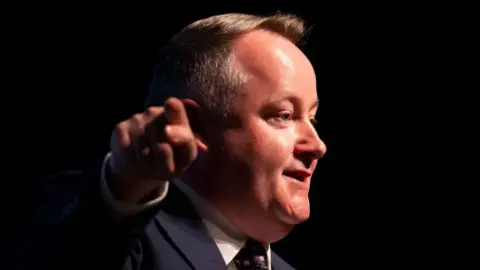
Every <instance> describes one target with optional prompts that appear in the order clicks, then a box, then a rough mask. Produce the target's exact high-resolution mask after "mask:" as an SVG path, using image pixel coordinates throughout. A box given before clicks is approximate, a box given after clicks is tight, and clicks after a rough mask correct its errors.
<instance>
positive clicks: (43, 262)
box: [0, 157, 157, 269]
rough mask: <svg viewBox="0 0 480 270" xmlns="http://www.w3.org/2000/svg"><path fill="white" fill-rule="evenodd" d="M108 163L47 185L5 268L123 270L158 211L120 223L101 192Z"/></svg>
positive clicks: (67, 174) (146, 210) (53, 178)
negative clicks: (133, 248)
mask: <svg viewBox="0 0 480 270" xmlns="http://www.w3.org/2000/svg"><path fill="white" fill-rule="evenodd" d="M104 161H105V159H104V157H102V158H101V159H99V160H97V161H96V162H94V163H93V165H92V166H90V167H89V168H88V169H87V170H85V171H69V172H61V173H58V174H56V175H53V176H51V177H49V178H48V179H45V180H44V181H43V185H42V186H43V190H42V191H41V192H42V196H41V198H42V199H41V200H40V201H39V202H38V203H37V207H36V209H35V211H34V212H33V214H32V215H31V216H29V218H28V220H27V222H25V223H24V224H23V225H22V226H21V227H20V228H18V231H17V235H16V236H15V237H14V241H13V242H12V243H11V245H10V246H9V247H8V251H7V253H6V254H4V255H5V262H0V263H2V267H3V266H6V268H5V269H90V268H100V269H120V267H121V265H123V264H124V261H125V259H126V258H127V257H128V254H129V253H131V249H132V247H134V246H135V244H136V243H138V235H140V234H141V232H142V230H143V228H144V227H145V226H146V224H147V223H148V222H149V220H150V219H151V217H152V216H153V215H154V213H155V212H156V209H157V208H156V207H154V206H153V205H151V206H150V207H145V208H142V209H141V211H136V212H135V214H134V215H132V213H130V215H129V216H128V218H125V216H123V217H124V219H122V220H119V219H118V218H116V216H115V214H113V213H112V209H111V208H109V207H106V206H108V203H107V204H106V203H105V202H106V201H105V197H104V195H105V194H104V193H102V188H101V187H102V176H101V174H102V168H103V167H104ZM155 205H156V204H155ZM122 213H124V214H125V212H122ZM2 260H3V259H2Z"/></svg>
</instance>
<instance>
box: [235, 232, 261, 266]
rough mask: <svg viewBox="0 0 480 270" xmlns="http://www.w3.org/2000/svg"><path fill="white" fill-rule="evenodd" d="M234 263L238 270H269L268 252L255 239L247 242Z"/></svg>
mask: <svg viewBox="0 0 480 270" xmlns="http://www.w3.org/2000/svg"><path fill="white" fill-rule="evenodd" d="M234 262H235V266H236V267H237V269H238V270H268V257H267V251H266V250H265V247H263V245H262V244H261V243H259V242H257V241H255V240H253V239H249V240H247V242H246V243H245V245H244V246H243V248H242V249H241V250H240V252H238V254H237V256H235V258H234Z"/></svg>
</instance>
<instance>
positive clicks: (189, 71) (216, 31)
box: [145, 13, 305, 120]
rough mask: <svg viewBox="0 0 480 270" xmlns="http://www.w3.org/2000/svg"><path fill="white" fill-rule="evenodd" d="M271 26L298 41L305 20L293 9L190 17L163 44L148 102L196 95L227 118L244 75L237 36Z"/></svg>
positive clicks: (156, 103)
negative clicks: (236, 62) (237, 59)
mask: <svg viewBox="0 0 480 270" xmlns="http://www.w3.org/2000/svg"><path fill="white" fill-rule="evenodd" d="M258 29H262V30H267V31H270V32H273V33H276V34H279V35H281V36H283V37H285V38H287V39H289V40H290V41H291V42H293V43H294V44H298V43H299V42H300V41H301V40H302V39H303V36H304V34H305V24H304V21H303V20H302V19H301V18H299V17H297V16H295V15H290V14H283V13H277V14H275V15H272V16H257V15H249V14H241V13H228V14H221V15H216V16H212V17H208V18H205V19H201V20H198V21H195V22H193V23H191V24H190V25H188V26H186V27H185V28H183V29H182V30H181V31H180V32H179V33H177V34H176V35H174V36H173V37H172V38H171V39H170V41H169V43H168V44H167V45H166V46H165V47H164V48H163V50H162V55H161V59H160V62H159V63H158V64H157V65H156V67H155V70H154V73H153V80H152V83H151V86H150V89H149V94H148V97H147V99H146V103H145V106H146V107H150V106H160V105H162V104H163V102H165V100H166V99H168V98H169V97H177V98H180V99H182V98H192V99H193V100H195V101H196V102H198V103H199V104H200V105H201V106H202V107H203V108H205V109H206V110H207V112H208V113H209V114H211V116H214V117H219V118H220V119H218V120H224V119H226V118H228V116H229V114H230V111H231V102H232V100H233V97H234V95H235V94H236V93H237V92H238V90H239V89H240V88H241V86H242V84H243V82H244V81H245V80H246V76H245V74H242V73H243V72H242V71H240V70H237V69H235V68H233V65H232V59H233V57H232V46H231V43H232V41H233V40H235V39H237V38H238V37H240V36H242V35H244V34H247V33H249V32H251V31H254V30H258Z"/></svg>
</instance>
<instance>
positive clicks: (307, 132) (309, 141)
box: [294, 123, 327, 159]
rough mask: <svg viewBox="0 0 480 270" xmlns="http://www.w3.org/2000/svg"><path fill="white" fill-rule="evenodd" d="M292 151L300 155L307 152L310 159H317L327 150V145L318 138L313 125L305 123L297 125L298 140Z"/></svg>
mask: <svg viewBox="0 0 480 270" xmlns="http://www.w3.org/2000/svg"><path fill="white" fill-rule="evenodd" d="M294 152H295V154H300V155H306V154H307V155H308V156H310V158H311V159H319V158H322V157H323V156H324V155H325V153H326V152H327V146H326V145H325V142H323V140H322V139H320V136H319V135H318V133H317V131H316V130H315V127H314V126H313V125H312V124H310V123H305V124H301V125H299V126H298V141H297V143H296V145H295V150H294Z"/></svg>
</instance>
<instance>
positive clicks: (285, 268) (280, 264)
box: [271, 251, 296, 270]
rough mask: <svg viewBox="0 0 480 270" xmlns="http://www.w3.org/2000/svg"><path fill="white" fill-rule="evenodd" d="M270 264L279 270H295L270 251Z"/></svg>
mask: <svg viewBox="0 0 480 270" xmlns="http://www.w3.org/2000/svg"><path fill="white" fill-rule="evenodd" d="M271 256H272V264H273V265H275V269H280V270H296V269H295V268H293V267H292V266H291V265H290V264H288V263H287V262H286V261H285V260H284V259H282V258H281V257H280V256H278V255H277V253H275V252H273V251H272V254H271Z"/></svg>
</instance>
